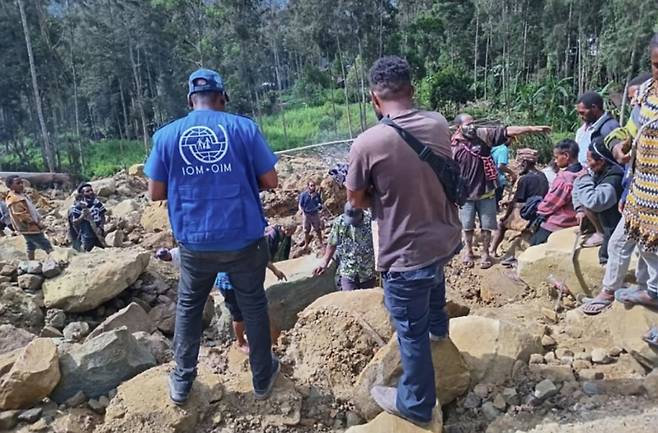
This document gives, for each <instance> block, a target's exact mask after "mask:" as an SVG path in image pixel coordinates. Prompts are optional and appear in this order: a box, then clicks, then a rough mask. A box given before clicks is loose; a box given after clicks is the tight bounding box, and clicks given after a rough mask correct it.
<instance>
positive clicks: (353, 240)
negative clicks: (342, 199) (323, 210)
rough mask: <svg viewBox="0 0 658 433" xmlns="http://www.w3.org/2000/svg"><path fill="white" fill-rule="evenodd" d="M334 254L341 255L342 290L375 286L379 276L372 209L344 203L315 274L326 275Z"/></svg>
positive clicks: (339, 271) (340, 274)
mask: <svg viewBox="0 0 658 433" xmlns="http://www.w3.org/2000/svg"><path fill="white" fill-rule="evenodd" d="M334 255H337V256H338V258H339V266H338V275H339V276H340V286H341V289H342V290H344V291H350V290H358V289H371V288H373V287H375V285H376V284H377V278H376V275H375V249H374V247H373V244H372V217H371V216H370V212H367V211H364V210H363V209H357V208H354V207H353V206H352V205H351V204H350V203H349V202H348V203H345V208H344V211H343V214H342V215H340V216H339V217H338V218H336V219H335V220H334V223H333V225H332V226H331V233H330V234H329V240H328V241H327V248H326V252H325V254H324V257H323V258H322V261H321V262H320V264H319V265H318V267H317V268H316V269H315V271H314V274H315V275H321V274H323V273H324V271H325V270H326V269H327V268H328V267H329V263H330V262H331V259H332V258H333V257H334Z"/></svg>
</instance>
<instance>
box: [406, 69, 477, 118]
mask: <svg viewBox="0 0 658 433" xmlns="http://www.w3.org/2000/svg"><path fill="white" fill-rule="evenodd" d="M472 98H473V94H472V91H471V79H470V78H469V76H468V74H466V73H465V72H464V71H462V70H460V69H458V68H455V67H453V66H447V67H445V68H442V69H440V70H439V71H437V72H433V73H430V74H429V75H428V76H426V77H425V78H423V79H422V80H421V82H420V86H419V92H418V102H419V103H420V104H421V105H423V106H425V107H428V108H430V109H433V110H439V111H441V112H443V113H444V115H445V116H446V117H448V118H450V117H454V116H455V115H457V114H458V113H457V111H458V106H459V105H461V104H464V103H466V101H469V100H471V99H472Z"/></svg>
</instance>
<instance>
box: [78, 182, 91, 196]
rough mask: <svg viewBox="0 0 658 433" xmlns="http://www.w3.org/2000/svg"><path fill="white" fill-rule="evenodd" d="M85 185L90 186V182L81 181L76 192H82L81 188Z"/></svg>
mask: <svg viewBox="0 0 658 433" xmlns="http://www.w3.org/2000/svg"><path fill="white" fill-rule="evenodd" d="M86 187H89V188H92V186H91V184H90V183H88V182H83V183H81V184H80V185H78V189H77V191H78V194H80V193H82V189H83V188H86ZM92 189H93V188H92Z"/></svg>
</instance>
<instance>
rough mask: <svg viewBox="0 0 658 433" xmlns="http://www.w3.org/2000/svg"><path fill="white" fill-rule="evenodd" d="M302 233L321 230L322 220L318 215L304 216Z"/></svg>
mask: <svg viewBox="0 0 658 433" xmlns="http://www.w3.org/2000/svg"><path fill="white" fill-rule="evenodd" d="M303 219H304V231H305V232H310V231H311V229H313V230H322V219H320V213H314V214H307V213H305V214H304V218H303Z"/></svg>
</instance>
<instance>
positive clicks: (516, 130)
mask: <svg viewBox="0 0 658 433" xmlns="http://www.w3.org/2000/svg"><path fill="white" fill-rule="evenodd" d="M547 132H551V127H550V126H546V125H541V126H508V127H507V128H506V133H507V136H508V137H516V136H518V135H523V134H543V133H547Z"/></svg>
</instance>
